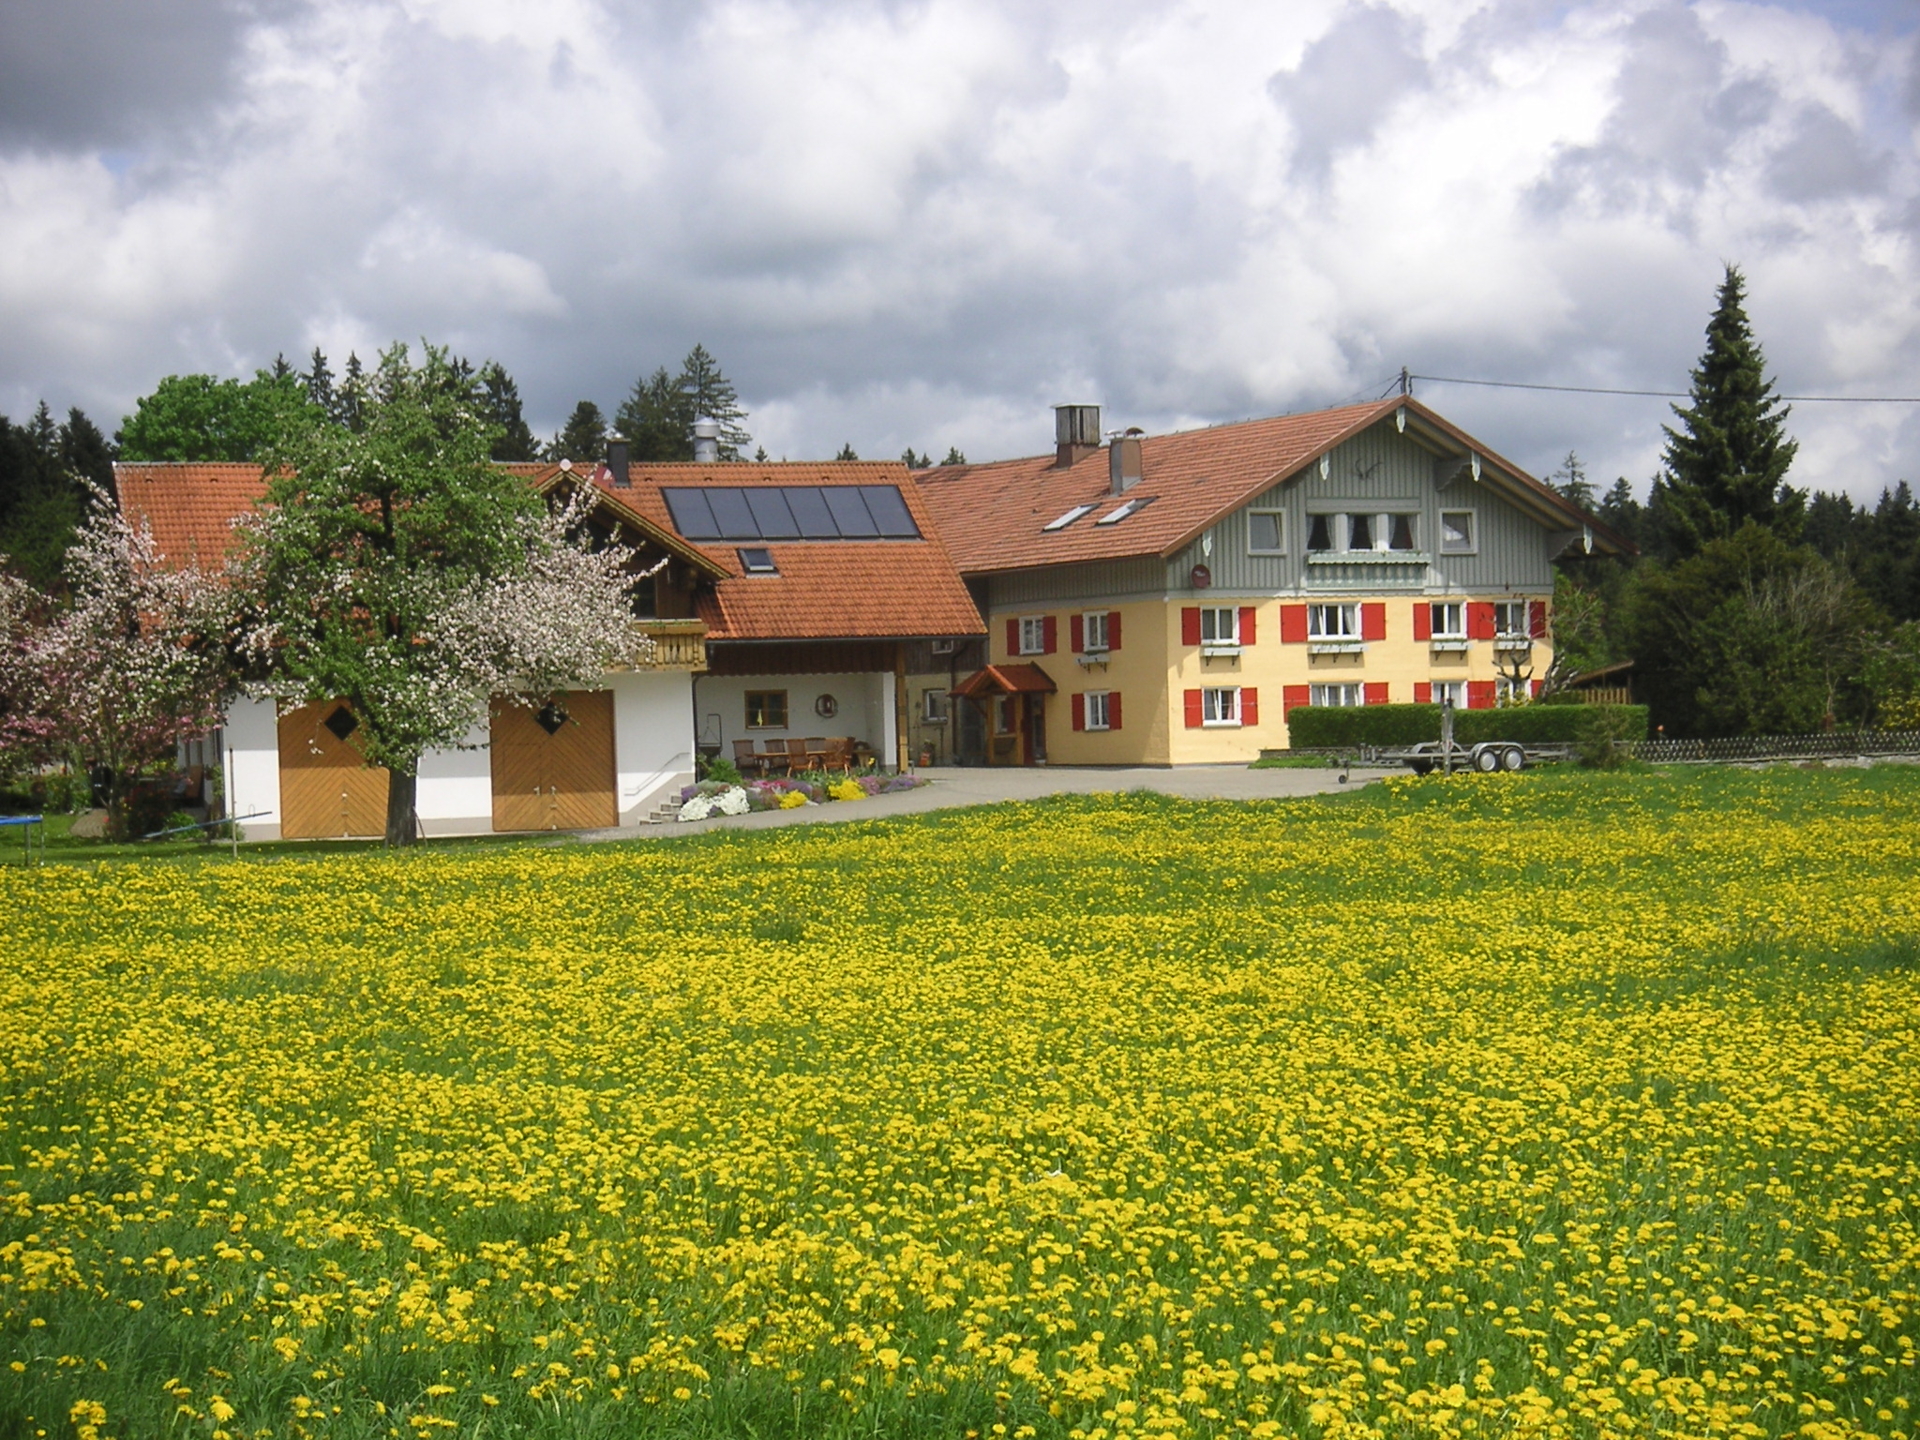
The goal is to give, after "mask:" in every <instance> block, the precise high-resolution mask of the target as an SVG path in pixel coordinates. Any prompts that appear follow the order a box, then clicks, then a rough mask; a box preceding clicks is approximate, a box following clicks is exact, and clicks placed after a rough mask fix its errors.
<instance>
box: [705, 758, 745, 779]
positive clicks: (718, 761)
mask: <svg viewBox="0 0 1920 1440" xmlns="http://www.w3.org/2000/svg"><path fill="white" fill-rule="evenodd" d="M701 778H703V779H706V780H712V781H714V782H716V783H717V784H721V785H727V786H734V785H744V784H745V783H746V777H744V776H743V775H741V773H740V767H739V766H738V765H736V764H734V763H733V761H732V760H730V759H728V758H727V757H726V756H725V755H715V756H714V757H713V758H712V759H710V760H708V761H707V762H706V764H705V765H704V766H703V767H702V769H701Z"/></svg>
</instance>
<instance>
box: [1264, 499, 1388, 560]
mask: <svg viewBox="0 0 1920 1440" xmlns="http://www.w3.org/2000/svg"><path fill="white" fill-rule="evenodd" d="M1402 517H1405V519H1406V521H1407V533H1408V535H1409V537H1410V538H1411V539H1412V541H1413V543H1412V544H1411V545H1409V546H1408V547H1407V548H1406V549H1404V550H1396V549H1394V548H1393V522H1394V521H1395V520H1398V519H1400V518H1402ZM1316 520H1325V521H1326V522H1327V538H1328V539H1329V540H1331V541H1332V542H1333V543H1332V545H1330V546H1329V547H1328V548H1327V549H1325V550H1315V549H1314V548H1313V547H1312V539H1313V522H1314V521H1316ZM1356 525H1365V526H1366V527H1367V543H1366V544H1365V545H1356V544H1354V543H1353V530H1354V526H1356ZM1284 533H1285V532H1282V536H1283V538H1284ZM1307 539H1308V548H1307V553H1308V554H1309V555H1401V556H1413V555H1418V554H1421V553H1422V552H1421V549H1420V512H1419V511H1418V510H1379V511H1375V510H1314V511H1310V512H1309V513H1308V515H1307ZM1249 544H1251V537H1249ZM1253 553H1255V554H1265V553H1269V552H1265V551H1254V552H1253ZM1271 553H1276V554H1277V553H1280V552H1277V551H1276V552H1271Z"/></svg>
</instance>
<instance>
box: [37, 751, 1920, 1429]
mask: <svg viewBox="0 0 1920 1440" xmlns="http://www.w3.org/2000/svg"><path fill="white" fill-rule="evenodd" d="M0 879H3V880H4V884H5V895H6V903H5V906H4V911H0V928H3V929H4V934H5V947H6V955H7V957H8V964H7V965H6V967H5V970H4V974H0V987H4V991H5V1004H4V1007H0V1025H4V1027H5V1039H4V1048H3V1050H0V1055H3V1056H4V1062H5V1067H6V1070H5V1087H4V1091H3V1092H0V1103H3V1104H4V1141H5V1149H4V1154H0V1165H3V1167H4V1168H0V1224H4V1230H3V1231H0V1242H3V1243H0V1349H4V1360H3V1361H0V1435H6V1436H38V1435H47V1436H80V1437H95V1440H97V1437H105V1436H110V1435H111V1436H124V1437H144V1436H182V1437H186V1436H194V1437H208V1440H222V1437H240V1436H269V1435H273V1436H279V1435H287V1436H298V1435H313V1436H355V1437H358V1436H402V1437H416V1436H429V1435H438V1434H441V1433H446V1434H456V1433H457V1434H464V1435H473V1436H479V1435H489V1436H507V1435H538V1436H626V1435H688V1436H721V1435H727V1436H736V1435H737V1436H749V1435H751V1436H792V1437H798V1436H854V1435H861V1436H896V1435H898V1436H955V1437H961V1436H967V1435H970V1434H971V1435H978V1436H983V1437H984V1436H1010V1437H1028V1436H1048V1437H1053V1436H1058V1437H1083V1440H1084V1437H1095V1436H1098V1437H1103V1440H1107V1437H1116V1436H1122V1435H1161V1436H1203V1435H1205V1436H1211V1435H1220V1436H1230V1435H1251V1436H1262V1437H1265V1436H1276V1435H1290V1436H1292V1435H1298V1436H1322V1435H1326V1436H1361V1435H1367V1436H1396V1437H1397V1436H1452V1435H1473V1436H1509V1435H1511V1436H1627V1435H1634V1436H1639V1435H1672V1436H1787V1435H1793V1436H1801V1437H1808V1440H1815V1437H1837V1436H1853V1435H1875V1436H1884V1437H1894V1440H1899V1437H1906V1436H1910V1435H1912V1434H1913V1433H1914V1427H1915V1418H1914V1412H1913V1405H1914V1403H1915V1397H1916V1395H1920V1372H1917V1371H1916V1359H1915V1347H1916V1340H1920V1323H1917V1322H1916V1299H1917V1298H1920V1297H1917V1292H1920V1235H1917V1234H1916V1217H1917V1216H1920V1063H1917V1062H1920V1045H1917V1043H1916V1042H1917V1041H1920V968H1917V966H1920V952H1917V951H1916V945H1915V937H1916V936H1917V935H1920V883H1917V882H1920V770H1916V769H1912V768H1905V767H1885V768H1879V769H1874V770H1852V771H1825V772H1802V771H1795V770H1770V771H1758V772H1727V773H1708V774H1695V775H1665V774H1637V775H1636V774H1627V775H1613V776H1595V775H1572V776H1553V775H1521V776H1512V777H1507V776H1500V777H1490V778H1489V777H1474V778H1471V779H1456V780H1454V781H1451V782H1447V781H1442V780H1439V779H1433V780H1425V781H1416V780H1413V779H1411V778H1409V779H1406V780H1396V781H1394V782H1391V783H1389V784H1386V785H1384V786H1377V787H1372V788H1370V789H1369V790H1368V791H1366V792H1364V793H1362V794H1360V795H1357V796H1347V797H1341V798H1340V799H1338V800H1315V801H1308V802H1294V803H1281V804H1270V805H1228V804H1189V803H1181V802H1174V801H1169V800H1163V799H1159V798H1154V797H1146V796H1108V797H1092V798H1075V799H1062V800H1058V801H1052V802H1047V803H1042V804H1033V805H1016V806H1006V807H999V808H993V809H987V810H978V811H967V812H951V813H948V814H944V815H932V816H923V817H919V818H916V819H912V820H902V821H898V822H887V821H881V822H867V823H861V824H855V825H834V826H820V827H803V828H791V829H784V830H775V831H764V832H757V833H751V834H748V833H740V834H732V835H729V834H726V833H724V832H722V833H715V834H707V835H702V836H696V837H688V838H685V839H679V840H674V841H667V842H656V843H641V844H629V845H623V846H604V847H584V846H568V845H561V846H537V845H511V846H495V847H487V848H478V849H474V850H470V851H465V852H450V851H443V852H439V853H424V854H410V855H397V856H387V855H381V854H363V855H354V856H314V857H311V858H306V857H297V858H254V859H251V860H249V859H246V858H243V859H242V860H241V861H240V862H238V863H231V862H222V861H213V860H210V861H208V862H206V863H201V864H192V863H153V864H145V865H115V866H85V865H72V866H57V865H56V866H49V867H45V868H42V869H39V870H36V871H20V870H13V871H10V872H6V873H5V874H4V876H3V877H0Z"/></svg>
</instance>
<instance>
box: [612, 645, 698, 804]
mask: <svg viewBox="0 0 1920 1440" xmlns="http://www.w3.org/2000/svg"><path fill="white" fill-rule="evenodd" d="M607 688H608V689H610V690H612V691H613V767H614V769H615V770H616V771H617V772H618V773H619V785H620V790H619V807H620V823H621V824H622V825H637V824H639V823H640V822H641V821H643V820H645V819H646V817H647V813H648V812H649V811H651V810H652V809H653V807H654V805H655V804H656V803H657V802H658V801H659V800H660V799H661V798H662V793H663V792H664V791H666V790H668V789H669V788H671V789H672V790H674V791H676V792H677V791H678V790H679V788H680V787H681V786H682V785H686V784H689V783H691V782H692V780H693V677H692V676H691V675H687V674H684V673H679V672H667V673H665V674H651V673H636V674H628V675H609V676H608V677H607Z"/></svg>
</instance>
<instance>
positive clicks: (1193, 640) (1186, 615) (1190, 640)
mask: <svg viewBox="0 0 1920 1440" xmlns="http://www.w3.org/2000/svg"><path fill="white" fill-rule="evenodd" d="M1180 643H1181V644H1182V645H1198V644H1199V643H1200V607H1199V606H1198V605H1182V606H1181V607H1180ZM1193 693H1194V694H1196V695H1198V694H1199V693H1200V692H1199V691H1198V690H1196V691H1194V692H1193Z"/></svg>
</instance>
